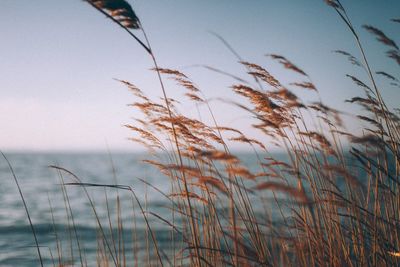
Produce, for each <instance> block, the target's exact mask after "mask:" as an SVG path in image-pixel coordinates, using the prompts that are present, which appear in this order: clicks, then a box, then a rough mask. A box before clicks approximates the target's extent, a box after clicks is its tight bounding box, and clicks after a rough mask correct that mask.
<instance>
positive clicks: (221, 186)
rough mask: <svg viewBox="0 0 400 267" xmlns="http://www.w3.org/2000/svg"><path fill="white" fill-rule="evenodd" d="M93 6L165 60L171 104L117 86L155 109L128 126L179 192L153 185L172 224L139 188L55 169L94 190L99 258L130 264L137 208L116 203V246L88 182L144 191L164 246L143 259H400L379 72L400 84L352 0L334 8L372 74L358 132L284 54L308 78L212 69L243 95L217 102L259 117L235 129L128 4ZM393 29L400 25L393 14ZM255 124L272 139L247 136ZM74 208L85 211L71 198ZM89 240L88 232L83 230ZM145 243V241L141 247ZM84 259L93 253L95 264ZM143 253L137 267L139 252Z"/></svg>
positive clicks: (97, 2) (389, 262)
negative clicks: (126, 239)
mask: <svg viewBox="0 0 400 267" xmlns="http://www.w3.org/2000/svg"><path fill="white" fill-rule="evenodd" d="M87 2H88V3H89V4H91V5H92V6H93V7H94V8H96V9H97V10H98V11H100V12H101V13H103V14H104V15H106V16H107V17H108V18H110V19H111V20H112V21H113V22H115V23H117V24H118V25H119V26H121V27H122V28H123V29H124V30H125V31H127V32H128V33H129V34H130V35H131V36H132V37H133V38H134V39H135V40H136V41H137V42H138V43H139V44H140V45H141V46H142V47H143V48H144V51H145V52H146V53H147V54H148V55H149V56H150V59H151V60H152V62H153V63H154V71H155V73H156V74H157V79H158V82H159V84H160V87H161V93H162V101H158V100H152V99H150V98H149V97H147V96H146V94H145V93H144V92H143V91H142V90H140V89H139V88H137V87H136V86H135V85H133V84H132V83H130V82H128V81H124V80H118V81H119V82H121V83H122V84H124V85H125V86H127V87H128V88H129V90H131V92H132V93H133V94H134V96H135V98H136V101H135V102H134V103H133V104H131V106H132V107H133V108H135V109H137V110H139V111H140V112H141V113H142V117H140V118H137V119H136V121H135V123H134V124H128V125H126V127H127V128H129V129H130V130H132V132H134V133H135V135H134V136H133V137H132V138H131V140H132V141H134V142H138V143H140V144H142V145H143V146H145V147H146V148H148V150H149V152H150V154H151V155H153V157H152V158H149V159H148V160H146V161H145V164H150V165H152V166H154V167H155V168H157V169H159V170H160V172H161V173H163V174H164V175H165V176H167V177H169V179H170V182H171V192H168V193H166V192H161V191H160V190H159V189H158V188H157V186H156V185H151V184H148V183H147V182H145V181H143V182H144V183H147V185H148V186H151V187H153V188H154V189H156V190H158V191H159V192H161V193H162V194H163V196H164V197H165V198H166V200H167V202H168V203H169V204H170V210H171V214H170V216H168V218H167V217H166V215H165V214H156V213H153V212H151V211H148V210H147V209H146V207H145V206H143V204H142V203H141V202H140V200H139V199H138V198H137V196H136V195H135V189H134V188H131V187H128V186H124V185H118V184H117V183H116V182H115V184H109V185H104V184H103V185H98V184H88V183H84V182H82V181H81V180H80V179H79V178H78V177H76V176H75V175H74V174H72V173H70V172H69V171H67V170H65V169H63V168H61V167H56V166H53V167H54V168H56V169H57V170H59V171H62V172H66V173H67V174H68V175H72V177H74V179H75V182H73V183H64V186H67V185H68V186H72V185H78V186H81V187H82V188H83V189H84V193H85V195H86V196H87V198H88V199H89V201H90V205H91V207H92V209H93V212H94V214H95V216H96V218H97V223H98V228H99V233H100V235H99V257H98V258H99V262H98V264H99V265H108V264H110V265H115V266H130V265H131V263H129V262H126V258H125V251H126V248H124V247H123V236H122V233H123V232H124V231H123V230H122V229H123V228H126V227H127V226H123V225H122V222H121V221H120V216H121V215H120V213H121V212H124V211H121V210H120V207H119V206H118V207H117V209H118V223H117V233H118V234H117V235H116V236H113V235H112V232H111V237H112V238H111V241H110V239H108V238H107V236H106V234H105V229H104V226H103V225H102V224H101V222H100V220H99V218H98V215H97V213H96V209H95V205H94V204H93V202H92V201H91V198H90V195H89V194H88V193H87V190H86V188H87V187H98V186H100V187H104V188H113V189H118V190H125V191H128V192H130V193H131V194H132V199H133V200H132V201H133V202H135V203H136V205H137V207H139V210H140V214H141V216H142V217H143V218H144V220H145V222H146V226H147V229H148V231H149V233H150V238H151V243H152V245H153V248H154V249H151V250H150V249H148V253H149V255H148V256H149V257H148V261H147V262H142V264H148V265H150V264H155V265H160V266H162V265H186V264H189V265H195V266H222V265H234V266H399V265H400V217H399V216H400V195H399V190H400V179H399V178H400V177H399V169H400V154H399V143H400V136H399V130H400V119H399V115H398V110H390V109H389V108H388V107H387V105H386V103H385V100H384V99H383V97H382V94H381V90H384V87H385V86H387V84H378V83H377V81H376V78H375V77H376V76H377V75H379V76H382V77H384V78H386V79H388V81H389V83H391V84H392V85H393V86H397V87H399V78H397V77H396V76H395V75H393V74H389V73H387V72H385V71H377V72H374V71H373V68H372V66H371V65H370V63H369V61H368V58H367V57H366V53H365V50H364V46H363V42H362V40H361V39H360V37H359V35H358V33H357V32H356V30H355V28H354V27H353V25H352V22H351V19H350V18H349V16H348V15H347V13H346V10H345V8H344V7H343V6H342V4H341V3H340V1H337V0H329V1H326V3H327V4H328V5H329V6H331V7H332V8H333V11H334V12H336V13H337V14H338V19H340V20H341V21H343V23H344V27H347V28H348V30H349V31H350V32H351V34H352V35H353V37H354V40H355V46H357V47H358V49H359V57H360V59H358V57H356V56H354V55H352V54H350V53H348V52H346V51H343V50H338V51H335V52H336V53H337V54H338V55H344V56H345V57H347V58H348V60H349V62H350V63H351V64H353V65H356V66H358V67H361V68H362V69H363V70H364V71H365V74H366V78H365V77H362V78H361V77H356V76H353V75H347V76H348V77H349V79H351V80H352V81H354V83H355V85H356V86H358V87H360V88H361V89H362V90H363V95H361V96H355V97H353V98H351V99H348V100H346V101H347V102H349V103H353V104H357V105H359V106H360V107H361V109H360V111H362V113H361V114H359V115H358V114H354V115H351V117H352V121H354V122H357V123H360V125H364V126H365V127H364V128H363V130H362V131H360V132H359V133H351V132H348V131H347V130H346V128H345V127H344V126H343V123H342V117H343V116H348V114H346V113H345V112H341V111H339V110H337V109H335V108H333V107H329V106H328V105H327V104H325V103H324V102H322V100H320V101H318V102H312V103H307V102H305V101H303V100H302V99H299V98H298V97H297V96H296V95H295V94H294V93H293V92H292V90H291V89H293V88H300V89H303V90H310V91H312V92H314V93H315V94H316V96H317V97H318V98H319V99H321V97H320V96H319V90H320V89H319V88H317V86H316V85H315V84H313V82H312V79H311V77H310V76H309V75H308V74H307V73H306V72H305V71H304V70H302V69H301V68H300V67H299V66H297V65H296V64H294V63H293V62H291V61H290V60H289V59H287V58H286V57H284V56H282V55H276V54H269V55H267V58H268V59H269V60H273V61H276V62H277V63H278V64H281V65H282V66H283V67H284V68H285V69H287V71H289V72H294V73H295V74H296V75H297V77H299V80H297V81H294V82H293V83H290V84H287V85H286V84H283V83H281V82H280V79H279V78H278V77H275V76H273V75H272V74H271V73H270V72H269V71H268V70H267V69H265V68H264V67H263V66H260V65H259V64H255V63H252V62H247V61H245V60H243V59H241V58H240V56H239V55H237V56H238V57H239V58H240V62H239V63H238V64H241V65H243V67H244V69H246V75H248V78H250V79H249V80H252V81H254V82H246V79H243V78H238V77H236V76H233V75H231V74H228V73H225V72H223V71H221V70H217V69H214V68H211V67H208V68H209V69H211V70H213V71H217V72H219V73H222V74H224V75H229V76H230V77H232V78H233V80H234V81H235V83H234V84H232V86H231V94H232V96H233V98H234V99H240V100H238V101H228V100H226V99H224V100H222V99H220V100H218V101H222V102H224V103H228V104H229V105H231V106H232V109H239V110H241V111H242V112H245V113H246V114H248V115H249V117H251V120H249V121H248V125H246V126H245V127H244V130H243V129H235V128H232V127H230V126H226V125H223V124H221V123H220V122H218V114H214V113H213V110H212V108H211V106H210V100H208V99H207V97H206V96H205V95H204V93H203V92H202V90H201V88H199V87H198V86H197V85H196V84H195V83H194V82H193V81H192V80H191V79H190V78H189V77H188V76H187V75H185V74H184V73H182V72H181V71H179V70H175V69H169V68H161V67H159V66H158V64H157V61H156V56H155V54H154V52H153V51H152V49H151V45H150V42H149V40H148V38H147V35H146V32H145V31H144V30H143V27H142V25H141V23H140V21H139V18H138V17H137V15H136V14H135V12H134V11H133V9H132V8H131V6H130V5H129V4H128V3H127V2H126V1H124V0H118V1H106V0H87ZM393 23H398V20H397V19H393ZM364 28H365V29H366V30H367V31H368V32H370V33H371V34H373V35H374V36H375V37H376V38H377V39H378V41H379V42H381V43H382V45H384V46H385V47H387V48H388V49H389V50H388V52H387V56H388V57H389V58H391V59H393V60H394V61H395V62H396V64H398V65H400V50H399V47H398V46H397V44H396V42H395V41H394V40H392V39H390V38H389V37H388V36H387V35H385V34H384V33H383V31H381V30H379V29H377V28H375V27H373V26H370V25H366V26H364ZM138 30H142V35H143V37H144V41H142V40H141V39H140V38H139V37H138V36H137V35H136V31H138ZM222 41H223V42H225V41H224V40H223V39H222ZM225 44H226V45H227V46H228V48H229V49H231V51H233V52H234V50H233V49H232V47H230V46H229V44H228V43H226V42H225ZM234 53H235V52H234ZM163 77H167V78H169V79H172V80H173V81H175V82H176V83H177V84H178V85H179V86H180V87H182V88H183V90H184V95H185V97H186V99H187V101H189V102H192V103H194V104H196V105H197V106H204V107H205V108H206V109H205V110H206V111H207V112H208V113H209V114H202V115H203V116H202V117H207V116H208V117H210V120H209V121H210V122H207V121H206V120H201V119H199V118H195V117H189V116H187V115H185V114H184V112H182V111H181V110H180V104H179V102H178V101H176V100H175V99H171V98H169V97H168V96H167V90H166V87H165V85H164V83H163ZM250 128H253V129H254V131H257V132H260V133H261V134H262V137H261V138H258V139H255V138H253V137H250V136H248V135H247V134H246V132H248V131H247V130H248V129H250ZM233 143H241V144H245V145H247V146H248V147H249V148H250V149H251V151H253V152H252V153H254V156H255V157H254V158H256V159H257V162H254V163H253V165H256V166H257V168H249V167H246V164H245V162H244V159H243V158H241V157H240V155H235V154H234V153H233V152H232V151H231V149H230V147H231V146H232V144H233ZM272 145H274V146H278V147H279V148H280V149H281V150H282V151H284V153H285V156H284V160H282V159H280V158H277V157H276V156H275V155H276V154H274V153H272V152H271V149H270V148H271V146H272ZM65 193H66V191H64V194H65ZM67 206H69V203H68V205H67ZM109 208H110V207H108V206H107V210H108V209H109ZM68 212H69V213H71V214H70V215H71V218H73V216H72V210H71V207H70V206H69V207H68ZM108 214H109V226H110V227H109V228H110V229H111V230H112V228H113V226H112V223H111V220H110V213H108ZM149 216H152V217H154V218H156V219H157V220H159V221H160V222H161V223H163V224H165V225H166V226H167V227H169V229H170V231H171V248H170V250H169V251H173V253H170V252H164V250H163V248H162V247H161V246H160V245H159V244H158V241H157V236H156V234H155V232H154V229H152V227H151V223H150V222H149V220H148V217H149ZM170 218H173V219H172V220H170ZM133 231H135V229H133ZM76 239H77V240H79V239H78V236H77V235H76ZM121 239H122V241H121ZM135 241H136V239H135ZM121 242H122V243H121ZM143 242H145V241H143ZM37 246H38V247H39V245H37ZM135 246H136V245H135ZM58 250H59V249H58ZM136 250H137V248H133V251H134V253H136V252H135V251H136ZM151 253H153V254H154V255H153V254H151ZM60 254H61V252H58V255H59V257H60ZM82 257H83V256H82V254H80V263H81V265H82V266H84V265H86V263H85V260H84V259H83V258H82ZM151 258H153V259H156V262H155V263H154V262H153V261H152V260H150V259H151ZM110 259H111V261H109V260H110ZM135 259H136V260H135V265H136V264H138V260H137V258H136V256H135ZM59 262H61V260H60V259H59ZM139 265H140V263H139Z"/></svg>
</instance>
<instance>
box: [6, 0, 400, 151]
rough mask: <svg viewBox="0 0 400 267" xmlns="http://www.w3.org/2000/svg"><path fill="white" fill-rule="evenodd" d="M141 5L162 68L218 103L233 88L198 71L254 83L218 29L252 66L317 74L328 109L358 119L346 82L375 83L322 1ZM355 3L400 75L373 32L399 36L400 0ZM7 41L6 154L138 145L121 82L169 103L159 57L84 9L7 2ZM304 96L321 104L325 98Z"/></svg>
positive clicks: (376, 47)
mask: <svg viewBox="0 0 400 267" xmlns="http://www.w3.org/2000/svg"><path fill="white" fill-rule="evenodd" d="M130 3H131V4H132V6H133V8H134V10H135V11H136V13H137V14H138V16H139V17H140V19H141V21H142V24H143V25H144V28H145V30H146V31H147V33H148V35H149V38H150V41H151V43H152V46H153V50H154V51H155V54H156V56H157V58H158V61H159V63H160V65H161V66H162V67H168V68H177V69H180V70H182V71H183V72H185V73H187V74H188V75H190V77H191V78H192V79H193V80H194V81H195V82H196V83H197V84H198V85H199V86H200V87H201V89H202V90H203V92H204V93H205V94H206V95H207V96H209V97H216V96H226V95H228V94H229V93H230V91H229V88H228V87H229V85H231V84H232V81H231V80H230V79H228V78H226V77H223V76H220V75H218V74H216V73H212V72H210V71H208V70H205V69H202V68H199V67H195V66H194V65H197V64H207V65H210V66H213V67H216V68H220V69H223V70H225V71H227V72H231V73H234V74H237V75H240V76H242V77H246V75H245V70H244V69H243V67H241V66H240V65H239V64H237V59H236V58H235V57H234V56H233V55H232V54H231V53H230V52H229V51H228V50H227V49H226V47H224V45H223V44H222V43H221V42H220V41H219V40H218V39H217V38H215V37H214V36H213V35H212V34H210V31H213V32H216V33H218V34H220V35H221V36H223V37H224V38H225V39H226V40H227V41H228V42H229V43H230V44H231V45H232V46H233V47H234V48H235V49H236V51H238V52H239V53H240V55H241V56H242V57H243V58H244V59H245V60H247V61H250V62H255V63H259V64H261V65H263V66H265V67H266V68H267V69H268V70H269V71H270V72H271V73H272V74H274V75H276V76H277V77H278V78H280V79H281V80H282V81H284V82H285V81H286V82H289V81H293V80H290V79H291V78H293V77H294V76H288V75H287V73H288V72H287V71H284V70H283V69H282V68H281V67H280V66H278V65H276V64H274V63H272V62H271V60H269V59H268V58H266V57H265V56H264V55H265V54H267V53H277V54H282V55H284V56H286V57H287V58H288V59H290V60H291V61H293V62H294V63H296V64H297V65H298V66H300V67H302V68H303V69H304V70H305V71H306V72H307V73H308V74H309V75H310V76H311V78H312V80H313V82H314V83H315V84H316V85H317V86H318V87H319V89H320V93H321V97H322V99H323V100H324V101H325V102H327V103H328V104H330V105H332V106H336V107H339V108H341V109H345V110H350V111H355V109H354V108H353V107H351V106H349V105H347V104H345V103H343V101H344V99H346V98H349V97H352V96H355V95H358V94H360V93H361V91H360V90H359V89H358V88H357V87H355V86H354V85H353V84H352V83H351V82H350V81H349V80H348V79H346V78H345V77H344V75H345V74H346V73H350V74H355V75H359V76H360V78H364V79H366V76H365V74H364V73H362V72H361V71H360V70H357V69H355V68H354V67H353V66H350V65H349V64H348V63H347V62H346V60H345V59H344V58H342V57H340V56H338V55H335V54H333V53H332V52H331V51H332V50H336V49H343V50H347V51H349V52H352V53H353V54H354V55H356V56H358V55H359V54H358V51H357V49H356V46H355V43H354V41H353V38H352V36H351V35H350V33H349V32H348V30H347V29H346V28H345V25H344V24H343V23H342V21H340V19H339V17H338V16H337V14H336V13H335V12H334V10H333V9H331V8H329V7H328V6H326V5H325V3H324V2H323V1H322V0H292V1H289V0H270V1H261V0H254V1H244V0H242V1H239V0H234V1H233V0H218V1H215V0H202V1H194V0H191V1H189V0H173V1H162V0H157V1H156V0H137V1H130ZM343 4H344V5H345V7H346V8H347V11H348V14H349V16H350V17H351V18H352V21H353V24H354V25H355V26H356V27H357V29H358V30H359V32H360V36H361V38H362V41H363V42H364V43H365V48H366V51H367V55H368V56H369V58H370V60H371V62H372V65H373V66H374V68H375V70H386V71H387V72H390V73H394V74H396V73H397V74H398V73H399V71H398V70H399V68H398V66H396V65H395V64H394V63H392V61H390V60H388V59H386V58H384V56H383V55H384V52H385V50H386V49H385V48H384V47H383V46H382V45H380V44H379V43H378V42H376V41H375V40H374V38H373V37H372V36H370V35H369V34H368V33H366V32H365V30H363V29H361V25H362V24H371V25H374V26H376V27H378V28H381V29H383V30H384V32H385V33H386V34H387V35H388V36H391V37H393V38H394V37H396V36H399V31H400V24H398V23H397V24H396V23H393V22H390V21H389V19H391V18H398V17H400V13H399V12H398V11H399V10H400V1H395V0H391V1H389V0H386V1H373V0H365V1H343ZM0 33H1V42H0V73H1V74H0V123H1V131H0V149H2V150H39V151H40V150H105V149H106V148H107V145H108V146H109V147H110V148H111V149H116V150H121V149H123V150H135V149H137V148H138V146H137V145H135V144H133V143H131V142H129V141H127V137H129V136H130V135H131V133H130V131H129V130H127V129H126V128H124V127H122V125H123V124H126V123H130V122H132V121H133V120H132V118H133V117H135V116H137V113H136V112H135V111H134V110H132V109H131V108H130V107H128V106H127V104H129V103H131V102H133V101H134V100H135V99H134V97H133V96H132V95H131V94H130V93H129V92H128V90H127V89H126V88H124V87H123V86H121V85H120V84H118V83H117V82H115V81H114V80H113V78H120V79H125V80H129V81H131V82H132V83H134V84H136V85H138V86H139V87H140V88H141V89H142V90H143V91H145V92H146V93H147V94H148V95H150V96H153V97H158V96H160V95H161V94H160V89H159V86H158V83H157V80H156V76H155V74H154V73H153V72H151V71H149V69H150V68H152V64H151V60H150V58H149V57H148V55H146V54H145V53H144V51H143V50H142V48H141V47H140V46H138V45H137V43H135V41H134V40H133V39H131V38H130V37H129V36H128V35H127V34H126V33H125V32H124V31H122V30H121V29H120V28H119V27H117V26H116V25H115V24H113V23H112V22H111V21H109V20H108V19H106V18H105V17H104V16H103V15H102V14H100V13H98V12H97V11H96V10H94V9H93V8H92V7H91V6H89V5H88V4H87V3H84V2H83V1H80V0H62V1H54V0H40V1H28V0H18V1H16V0H2V1H0ZM138 36H139V37H141V35H140V33H138ZM395 40H396V39H395ZM397 41H399V40H398V39H397ZM297 78H298V77H297ZM167 90H168V94H169V95H170V96H173V97H177V98H179V96H180V95H181V93H182V90H179V89H178V88H175V87H174V86H172V84H169V87H168V88H167ZM383 91H384V93H383V94H384V96H386V97H387V99H389V104H390V105H391V106H394V105H396V104H397V103H398V100H399V99H400V98H399V93H398V91H399V89H398V88H397V90H396V88H391V87H387V88H385V89H384V90H383ZM295 93H297V94H299V95H300V96H301V97H303V98H304V99H305V100H309V101H312V100H313V99H315V97H316V96H315V95H313V94H310V93H303V92H300V91H296V92H295ZM212 107H213V109H214V110H215V113H216V114H219V115H218V119H219V120H220V121H221V122H223V124H225V125H227V126H230V125H231V124H232V125H234V124H235V123H238V120H237V119H234V118H233V117H231V114H232V113H233V112H230V111H231V109H230V108H229V107H228V106H226V105H222V104H218V103H215V102H213V103H212ZM184 108H185V109H186V110H185V112H187V113H188V114H192V113H193V114H196V113H195V110H194V109H193V107H191V106H185V107H184ZM240 120H242V121H243V120H246V118H241V119H240ZM240 120H239V121H240ZM350 124H351V121H350ZM352 127H353V128H355V129H357V127H358V126H355V125H353V126H352Z"/></svg>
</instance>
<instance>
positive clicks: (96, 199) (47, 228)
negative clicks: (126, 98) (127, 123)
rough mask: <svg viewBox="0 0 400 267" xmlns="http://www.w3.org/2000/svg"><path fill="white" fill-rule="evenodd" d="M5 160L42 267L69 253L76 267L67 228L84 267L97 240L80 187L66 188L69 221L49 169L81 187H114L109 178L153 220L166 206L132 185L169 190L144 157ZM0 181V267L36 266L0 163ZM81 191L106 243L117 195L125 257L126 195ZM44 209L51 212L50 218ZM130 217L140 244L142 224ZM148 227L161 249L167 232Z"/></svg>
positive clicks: (129, 208) (128, 234)
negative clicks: (62, 170) (80, 182)
mask: <svg viewBox="0 0 400 267" xmlns="http://www.w3.org/2000/svg"><path fill="white" fill-rule="evenodd" d="M7 157H8V159H9V161H10V163H11V165H12V167H13V169H14V172H15V174H16V176H17V178H18V180H19V183H20V186H21V188H22V192H23V194H24V197H25V199H26V203H27V206H28V210H29V212H30V216H31V218H32V221H33V224H34V226H35V230H36V232H37V235H38V239H39V244H40V246H41V252H42V254H43V257H44V259H45V262H46V265H48V266H50V265H52V257H53V258H54V260H55V262H56V263H57V262H58V259H57V258H58V254H60V253H62V256H63V258H65V259H70V258H71V253H72V255H73V258H74V260H75V264H77V265H80V258H79V255H78V254H79V250H78V249H77V248H78V245H77V242H76V236H75V231H72V230H71V229H74V227H72V225H73V223H74V224H75V230H76V232H77V235H78V240H79V241H80V244H79V245H80V247H81V248H82V247H83V248H84V249H83V251H84V252H85V257H84V258H85V259H86V260H87V261H88V264H89V266H91V265H92V264H90V263H94V261H95V260H96V254H97V253H96V249H97V247H98V244H97V240H98V238H97V236H98V235H99V230H98V229H99V227H98V223H97V221H96V219H95V216H94V211H93V208H92V206H91V205H90V202H89V201H88V199H87V197H86V195H85V193H84V191H83V189H82V188H81V187H78V186H67V188H66V189H67V196H68V199H69V203H70V206H71V209H72V214H73V221H72V218H71V216H68V215H67V214H68V210H67V207H68V205H67V201H66V200H65V198H64V195H63V191H62V187H61V186H60V184H61V180H60V179H61V177H60V174H59V172H58V171H57V170H55V169H52V168H49V165H57V166H61V167H63V168H65V169H68V170H69V171H71V172H73V173H74V174H75V175H77V176H78V177H79V178H80V179H82V180H83V182H87V183H98V184H114V183H115V182H114V181H115V178H114V176H115V177H116V179H117V183H118V184H123V185H128V186H131V187H132V188H133V189H134V191H135V193H136V194H137V195H138V198H139V199H140V200H141V202H142V204H143V205H146V206H147V207H148V208H149V210H152V211H153V212H156V213H159V214H162V213H163V212H164V213H165V206H166V204H167V203H166V201H165V197H164V196H162V195H161V194H159V193H157V192H156V191H155V190H152V189H151V188H149V187H148V186H146V185H145V184H144V183H142V182H141V181H139V180H138V179H137V178H141V179H144V180H146V181H147V182H149V183H151V184H154V185H155V186H157V188H159V189H160V190H162V191H164V192H168V190H169V187H170V183H169V181H168V179H167V178H165V177H162V176H160V174H159V172H158V171H157V170H156V169H154V168H152V167H150V166H148V165H146V164H143V163H142V162H141V160H142V159H144V158H145V157H146V155H145V154H112V156H111V157H112V159H111V158H110V155H109V154H106V153H105V154H68V153H59V154H54V153H53V154H46V153H31V154H29V153H14V154H7ZM62 176H63V179H65V182H75V181H74V180H73V178H72V177H71V176H69V175H67V174H65V173H63V174H62ZM0 180H1V185H0V266H38V265H39V262H38V260H37V258H38V257H37V252H36V248H35V246H34V245H35V243H34V239H33V236H32V231H31V229H30V227H29V224H28V220H27V216H26V213H25V210H24V208H23V205H22V201H21V198H20V196H19V194H18V190H17V187H16V185H15V182H14V180H13V179H12V174H11V172H10V170H9V168H8V166H7V164H6V162H5V161H4V160H0ZM87 190H88V192H89V194H90V196H91V198H92V200H93V203H94V205H95V208H96V212H97V214H98V217H99V218H100V221H101V224H102V225H103V226H104V228H105V230H104V231H105V234H106V235H107V237H108V238H109V240H112V239H111V235H110V231H109V228H110V227H109V224H110V222H109V220H108V218H111V224H112V227H113V228H114V229H116V228H117V216H116V212H117V209H116V206H117V204H116V203H117V195H119V197H120V203H121V204H120V206H121V210H122V211H121V218H122V220H123V223H124V225H123V226H124V230H123V237H124V241H125V242H124V244H125V246H127V247H128V249H126V251H128V252H129V251H132V250H133V241H132V240H133V238H134V237H133V236H132V229H133V223H134V220H133V204H132V203H133V198H132V194H131V193H130V192H128V191H126V190H119V191H118V193H117V190H115V189H110V188H108V189H104V188H101V187H97V188H87ZM106 194H107V198H106ZM106 199H108V206H109V209H107V203H106ZM49 200H50V201H49ZM50 204H51V207H52V211H53V212H51V209H50ZM136 208H137V207H136ZM108 214H110V216H108ZM136 214H138V212H136ZM53 217H54V223H53V219H52V218H53ZM136 217H137V218H136V231H135V234H136V235H138V237H137V238H140V239H142V240H144V238H145V237H144V236H145V235H146V234H147V233H146V231H145V226H144V221H143V219H142V218H141V217H139V216H137V215H136ZM152 225H154V228H155V231H157V238H158V239H159V240H160V241H161V243H162V240H161V239H163V238H164V239H167V238H169V237H168V236H169V231H167V229H166V228H165V226H163V225H162V224H160V223H158V224H157V222H155V221H154V222H152ZM114 236H116V234H115V233H114ZM71 237H72V238H71ZM115 239H116V238H115ZM57 240H59V241H60V244H59V246H61V249H60V251H61V252H60V253H58V252H57V251H58V250H57ZM168 240H169V239H168ZM168 240H165V241H166V242H167V241H168ZM168 242H169V241H168ZM110 243H111V242H110ZM143 243H144V245H146V242H140V243H139V242H138V245H137V246H139V245H140V246H143ZM112 246H113V245H112ZM71 247H72V249H71ZM138 249H140V248H138ZM71 251H72V252H71ZM81 251H82V250H81ZM129 254H132V253H126V256H127V257H129Z"/></svg>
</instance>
